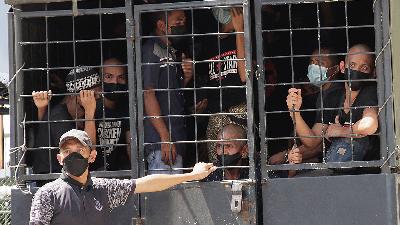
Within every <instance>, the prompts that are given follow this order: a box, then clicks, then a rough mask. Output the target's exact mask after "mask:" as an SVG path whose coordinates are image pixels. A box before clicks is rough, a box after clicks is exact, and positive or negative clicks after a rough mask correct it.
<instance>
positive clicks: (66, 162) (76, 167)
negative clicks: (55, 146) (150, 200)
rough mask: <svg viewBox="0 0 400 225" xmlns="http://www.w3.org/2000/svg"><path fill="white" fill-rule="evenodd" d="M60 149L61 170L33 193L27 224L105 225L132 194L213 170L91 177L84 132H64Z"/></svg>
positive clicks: (90, 156)
mask: <svg viewBox="0 0 400 225" xmlns="http://www.w3.org/2000/svg"><path fill="white" fill-rule="evenodd" d="M59 148H60V152H59V154H58V155H57V159H58V161H59V163H60V165H62V166H63V173H62V175H61V177H60V178H58V179H57V180H55V181H53V182H50V183H48V184H46V185H44V186H43V187H41V188H40V189H39V190H38V191H37V192H36V194H35V196H34V198H33V201H32V206H31V212H30V220H29V225H51V224H59V225H61V224H65V225H89V224H90V225H104V224H105V223H106V221H107V218H108V216H109V213H110V211H111V210H113V209H114V208H116V207H118V206H120V205H124V204H125V203H126V201H127V199H128V197H129V196H130V195H131V194H134V193H135V194H137V193H145V192H156V191H162V190H165V189H168V188H170V187H172V186H174V185H177V184H180V183H183V182H186V181H191V180H200V179H203V178H205V177H207V176H208V175H209V174H210V173H211V172H212V171H214V170H215V167H213V165H212V164H211V163H208V164H206V163H198V164H196V165H195V167H194V168H193V171H192V172H191V173H185V174H175V175H166V174H156V175H150V176H145V177H142V178H138V179H130V180H129V179H124V180H118V179H106V178H91V177H90V173H89V170H88V167H89V164H90V163H93V162H94V161H95V160H96V150H94V149H92V142H91V140H90V138H89V136H88V135H87V133H86V132H84V131H81V130H76V129H73V130H70V131H68V132H66V133H65V134H63V135H62V136H61V138H60V142H59Z"/></svg>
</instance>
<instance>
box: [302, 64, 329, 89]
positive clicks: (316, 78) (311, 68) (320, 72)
mask: <svg viewBox="0 0 400 225" xmlns="http://www.w3.org/2000/svg"><path fill="white" fill-rule="evenodd" d="M327 71H328V68H326V67H323V66H319V65H315V64H310V65H308V73H307V77H308V79H309V80H310V82H311V83H312V84H314V85H315V86H320V85H321V81H324V80H326V79H327V78H328V76H327V74H326V73H327Z"/></svg>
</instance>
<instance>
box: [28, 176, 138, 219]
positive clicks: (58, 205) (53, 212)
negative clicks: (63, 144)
mask: <svg viewBox="0 0 400 225" xmlns="http://www.w3.org/2000/svg"><path fill="white" fill-rule="evenodd" d="M135 187H136V183H135V180H134V179H132V180H128V179H124V180H119V179H105V178H90V177H89V181H88V183H87V184H86V185H85V186H83V187H82V185H81V184H80V183H79V182H77V181H75V180H73V179H71V178H69V177H68V176H67V175H65V174H62V175H61V177H60V178H58V179H57V180H55V181H53V182H50V183H48V184H46V185H44V186H43V187H41V188H39V190H38V191H37V192H36V194H35V196H34V197H33V200H32V206H31V212H30V219H29V225H105V224H106V221H107V218H108V216H109V214H110V212H111V210H113V209H114V208H116V207H118V206H120V205H124V204H125V202H126V201H127V199H128V197H129V195H130V194H131V193H134V191H135Z"/></svg>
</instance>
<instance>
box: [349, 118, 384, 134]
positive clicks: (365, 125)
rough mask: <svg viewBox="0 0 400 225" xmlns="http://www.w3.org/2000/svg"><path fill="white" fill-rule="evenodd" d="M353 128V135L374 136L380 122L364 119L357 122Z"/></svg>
mask: <svg viewBox="0 0 400 225" xmlns="http://www.w3.org/2000/svg"><path fill="white" fill-rule="evenodd" d="M352 128H353V130H352V132H353V134H356V135H358V136H361V137H363V136H368V135H372V134H374V133H375V132H376V130H377V129H378V120H377V119H374V118H370V117H367V118H362V119H361V120H359V121H357V122H356V123H355V124H354V125H353V127H352Z"/></svg>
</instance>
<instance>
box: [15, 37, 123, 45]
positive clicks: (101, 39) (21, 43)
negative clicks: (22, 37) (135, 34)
mask: <svg viewBox="0 0 400 225" xmlns="http://www.w3.org/2000/svg"><path fill="white" fill-rule="evenodd" d="M126 40H127V39H126V37H122V38H98V39H87V40H68V41H20V42H18V44H19V45H41V44H43V45H44V44H70V43H88V42H110V41H126Z"/></svg>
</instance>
